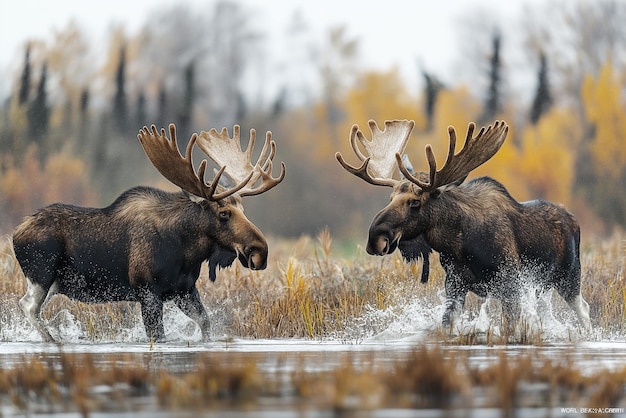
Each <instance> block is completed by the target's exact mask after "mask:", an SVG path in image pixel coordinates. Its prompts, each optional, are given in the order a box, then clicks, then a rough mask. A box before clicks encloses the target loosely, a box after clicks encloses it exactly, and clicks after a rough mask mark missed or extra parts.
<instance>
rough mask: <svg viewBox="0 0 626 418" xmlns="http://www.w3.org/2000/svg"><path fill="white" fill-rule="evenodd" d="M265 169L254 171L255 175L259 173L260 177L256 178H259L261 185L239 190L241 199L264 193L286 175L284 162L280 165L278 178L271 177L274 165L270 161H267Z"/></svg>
mask: <svg viewBox="0 0 626 418" xmlns="http://www.w3.org/2000/svg"><path fill="white" fill-rule="evenodd" d="M257 167H259V166H257ZM266 167H267V168H266V169H263V168H261V169H259V170H258V171H256V172H257V173H260V176H258V177H257V180H258V179H259V178H261V184H260V185H259V187H257V188H246V189H243V190H241V192H239V196H241V197H245V196H255V195H258V194H261V193H265V192H266V191H268V190H269V189H271V188H273V187H274V186H276V185H278V183H280V182H281V181H283V179H284V178H285V174H286V168H285V163H284V162H281V163H280V175H279V176H278V177H272V170H273V167H274V165H273V164H272V161H271V160H268V161H267V163H266ZM254 183H255V182H251V183H250V184H254Z"/></svg>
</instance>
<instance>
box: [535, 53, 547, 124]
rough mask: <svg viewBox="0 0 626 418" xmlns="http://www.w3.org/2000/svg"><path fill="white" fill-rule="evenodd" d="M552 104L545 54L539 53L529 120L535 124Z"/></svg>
mask: <svg viewBox="0 0 626 418" xmlns="http://www.w3.org/2000/svg"><path fill="white" fill-rule="evenodd" d="M551 106H552V95H551V94H550V83H549V81H548V61H547V59H546V55H545V54H544V53H543V52H541V53H540V54H539V73H538V74H537V90H536V92H535V98H534V99H533V103H532V107H531V108H530V122H531V123H532V124H533V125H535V124H536V123H537V122H538V121H539V118H541V116H542V115H543V114H545V113H546V112H547V111H548V110H549V109H550V107H551Z"/></svg>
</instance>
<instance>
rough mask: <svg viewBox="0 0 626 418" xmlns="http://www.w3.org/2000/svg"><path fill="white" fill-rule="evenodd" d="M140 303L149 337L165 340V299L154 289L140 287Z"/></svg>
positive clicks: (158, 340)
mask: <svg viewBox="0 0 626 418" xmlns="http://www.w3.org/2000/svg"><path fill="white" fill-rule="evenodd" d="M137 294H138V298H139V303H140V304H141V317H142V319H143V326H144V328H145V329H146V335H147V336H148V338H150V339H153V340H154V341H157V342H162V341H165V329H164V328H163V301H162V300H161V298H160V297H158V296H157V295H156V294H155V293H154V292H153V291H152V290H150V289H147V288H142V289H139V290H138V292H137Z"/></svg>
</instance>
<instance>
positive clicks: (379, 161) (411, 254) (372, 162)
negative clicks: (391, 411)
mask: <svg viewBox="0 0 626 418" xmlns="http://www.w3.org/2000/svg"><path fill="white" fill-rule="evenodd" d="M369 125H370V129H371V131H372V139H371V140H366V139H365V136H364V135H363V133H362V132H361V131H360V130H359V128H358V126H357V125H354V126H353V127H352V131H351V133H350V142H351V145H352V148H353V150H354V152H355V154H356V155H357V157H358V158H359V160H360V161H361V165H360V166H358V167H353V166H351V165H349V164H347V163H346V162H345V160H344V159H343V157H342V156H341V154H340V153H337V154H336V158H337V160H338V161H339V163H340V164H341V165H342V166H343V167H344V168H345V169H346V170H347V171H348V172H350V173H351V174H354V175H356V176H357V177H359V178H361V179H363V180H365V181H367V182H368V183H371V184H374V185H378V186H388V187H393V192H392V193H391V202H390V203H389V204H388V205H387V206H386V207H385V208H383V209H382V210H381V211H380V212H379V213H378V214H377V215H376V216H375V217H374V219H373V220H372V224H371V225H370V229H369V238H368V241H367V247H366V249H367V252H368V253H369V254H372V255H385V254H389V253H391V252H393V251H394V250H395V249H396V248H399V249H400V251H401V252H402V254H403V256H404V257H405V258H409V259H411V258H417V257H423V258H424V261H425V267H426V266H427V264H426V261H427V257H428V254H429V253H430V251H431V249H432V250H435V251H437V252H438V253H439V255H440V260H441V264H442V267H443V268H444V270H445V272H446V280H445V290H446V309H445V312H444V315H443V318H442V324H443V325H444V326H445V327H452V325H453V322H454V319H455V318H456V317H457V316H458V314H459V312H460V310H461V309H462V307H463V304H464V302H465V296H466V295H467V293H468V292H470V291H471V292H474V293H476V294H477V295H479V296H482V297H486V296H492V297H495V298H497V299H500V300H501V301H502V305H503V311H504V314H505V316H506V318H507V320H508V321H507V323H508V324H509V326H511V325H512V324H514V323H515V321H516V319H517V318H518V317H519V313H520V296H521V290H522V289H523V288H524V286H525V285H526V284H536V285H537V286H538V287H539V288H540V289H541V290H542V291H543V290H547V289H550V288H554V289H556V290H557V292H558V293H559V294H560V295H561V296H562V297H563V299H565V301H566V302H567V303H568V304H569V306H570V307H571V308H572V309H573V310H574V312H575V313H576V314H577V316H578V320H579V322H580V324H581V325H582V326H583V327H584V328H585V329H586V330H590V329H591V322H590V320H589V305H588V304H587V302H585V300H584V299H583V297H582V295H581V293H580V276H581V274H580V253H579V246H580V228H579V226H578V222H577V221H576V219H575V218H574V216H573V215H572V214H571V213H569V212H568V211H567V210H566V209H565V208H563V207H562V206H559V205H555V204H553V203H550V202H546V201H542V200H536V201H530V202H517V201H516V200H515V199H513V197H511V195H510V194H509V193H508V191H507V190H506V189H505V188H504V186H503V185H502V184H500V183H498V182H497V181H496V180H494V179H492V178H489V177H479V178H476V179H474V180H471V181H469V182H464V180H465V178H466V177H467V176H468V175H469V173H470V172H471V171H472V170H474V169H475V168H477V167H478V166H480V165H482V164H484V163H485V162H486V161H488V160H489V159H490V158H491V157H492V156H493V155H495V153H496V152H497V151H498V150H499V149H500V147H501V146H502V144H503V142H504V139H505V138H506V135H507V132H508V126H507V124H506V123H504V122H501V121H496V122H495V123H494V124H493V125H491V126H489V127H487V128H481V129H480V130H479V132H478V133H476V134H475V135H474V130H475V128H476V126H475V125H474V124H473V123H471V124H470V125H469V127H468V130H467V136H466V138H465V144H464V145H463V148H462V149H461V150H460V151H459V152H458V153H457V152H456V131H455V130H454V128H453V127H450V128H448V134H449V137H450V141H449V147H448V155H447V157H446V160H445V163H444V165H443V166H442V167H441V169H437V162H436V160H435V155H434V153H433V151H432V148H431V146H430V145H428V146H427V147H426V158H427V161H428V166H429V171H428V172H419V173H413V172H412V171H411V170H409V169H408V167H407V165H406V164H405V163H404V161H403V159H402V154H403V152H404V149H405V146H406V143H407V141H408V139H409V136H410V134H411V131H412V129H413V125H414V124H413V121H407V120H394V121H387V122H385V127H384V129H383V130H380V129H378V126H377V125H376V123H375V122H374V121H370V123H369ZM357 139H358V141H359V142H360V143H361V145H362V146H363V147H364V148H365V150H366V151H367V154H368V155H367V156H365V155H364V154H363V153H362V152H361V150H360V149H359V146H358V144H357ZM396 168H397V169H398V170H399V171H400V172H401V173H402V175H403V177H404V178H403V179H401V180H397V179H394V178H393V174H394V170H395V169H396ZM425 270H426V269H425ZM426 274H427V273H426ZM425 280H427V276H424V275H423V276H422V281H425ZM529 281H531V282H533V283H528V282H529Z"/></svg>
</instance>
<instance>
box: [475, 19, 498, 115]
mask: <svg viewBox="0 0 626 418" xmlns="http://www.w3.org/2000/svg"><path fill="white" fill-rule="evenodd" d="M501 44H502V35H501V34H500V31H496V32H494V34H493V37H492V54H491V57H490V58H489V87H488V89H487V95H486V97H485V104H484V106H483V113H482V116H481V117H480V119H479V120H480V122H481V123H489V122H490V121H492V120H493V118H495V117H496V115H497V114H498V113H500V111H501V110H502V98H501V97H500V96H501V91H500V84H501V82H502V74H501V72H502V68H501V67H502V63H501V62H500V47H501Z"/></svg>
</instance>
